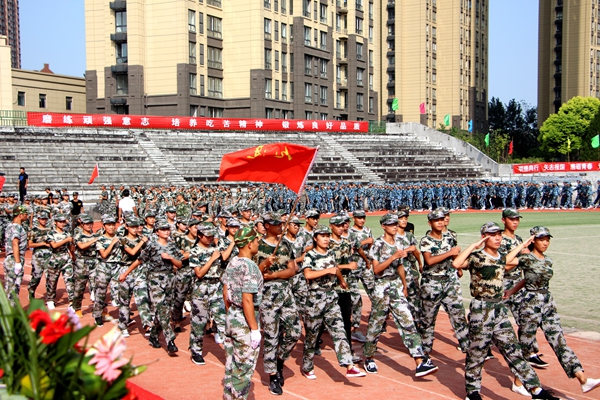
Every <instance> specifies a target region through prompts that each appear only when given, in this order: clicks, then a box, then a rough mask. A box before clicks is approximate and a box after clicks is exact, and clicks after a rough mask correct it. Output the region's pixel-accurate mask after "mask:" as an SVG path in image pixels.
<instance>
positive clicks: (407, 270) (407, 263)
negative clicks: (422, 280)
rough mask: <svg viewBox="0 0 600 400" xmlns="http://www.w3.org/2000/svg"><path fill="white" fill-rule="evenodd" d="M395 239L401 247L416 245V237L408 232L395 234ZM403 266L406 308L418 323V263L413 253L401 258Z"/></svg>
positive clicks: (419, 291) (419, 298) (419, 313)
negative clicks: (406, 292)
mask: <svg viewBox="0 0 600 400" xmlns="http://www.w3.org/2000/svg"><path fill="white" fill-rule="evenodd" d="M396 240H397V241H398V242H400V243H401V244H402V248H404V249H406V248H408V247H411V246H415V247H418V244H417V239H415V236H414V235H413V234H412V233H410V232H405V233H404V235H403V236H401V235H396ZM402 265H403V266H404V274H405V275H406V285H407V289H408V297H407V298H406V300H407V301H408V309H409V310H410V314H411V315H412V317H413V320H414V321H415V324H416V325H417V326H418V324H419V316H420V315H421V289H420V287H419V286H420V285H419V263H418V262H417V259H416V257H415V255H414V254H413V253H412V252H411V253H408V255H407V256H406V257H405V258H403V259H402Z"/></svg>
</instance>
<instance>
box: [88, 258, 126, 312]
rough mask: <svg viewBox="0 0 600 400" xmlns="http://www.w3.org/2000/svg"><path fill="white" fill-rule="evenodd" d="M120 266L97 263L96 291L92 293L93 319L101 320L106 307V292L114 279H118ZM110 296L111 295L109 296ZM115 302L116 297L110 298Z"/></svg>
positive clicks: (102, 262) (117, 264)
mask: <svg viewBox="0 0 600 400" xmlns="http://www.w3.org/2000/svg"><path fill="white" fill-rule="evenodd" d="M120 269H121V265H120V264H119V263H107V262H104V261H98V264H97V265H96V290H95V291H94V308H93V310H92V315H93V316H94V318H102V312H103V311H104V308H105V307H106V305H107V304H106V292H107V290H108V285H110V282H111V281H112V280H113V278H114V277H117V278H118V274H119V271H120ZM111 296H112V294H111ZM111 298H112V299H113V300H117V297H111Z"/></svg>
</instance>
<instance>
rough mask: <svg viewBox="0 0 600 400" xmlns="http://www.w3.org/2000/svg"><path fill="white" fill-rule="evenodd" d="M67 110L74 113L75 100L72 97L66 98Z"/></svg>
mask: <svg viewBox="0 0 600 400" xmlns="http://www.w3.org/2000/svg"><path fill="white" fill-rule="evenodd" d="M65 109H66V110H67V111H72V110H73V98H72V97H71V96H67V97H66V98H65Z"/></svg>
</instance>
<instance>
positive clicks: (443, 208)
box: [439, 207, 450, 215]
mask: <svg viewBox="0 0 600 400" xmlns="http://www.w3.org/2000/svg"><path fill="white" fill-rule="evenodd" d="M439 210H441V211H442V212H443V213H444V215H450V210H449V209H447V208H446V207H439Z"/></svg>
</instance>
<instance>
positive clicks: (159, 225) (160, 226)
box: [154, 219, 171, 231]
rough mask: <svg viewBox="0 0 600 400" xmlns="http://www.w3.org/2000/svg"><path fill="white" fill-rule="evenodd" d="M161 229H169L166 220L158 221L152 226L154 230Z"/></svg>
mask: <svg viewBox="0 0 600 400" xmlns="http://www.w3.org/2000/svg"><path fill="white" fill-rule="evenodd" d="M163 229H171V225H169V223H168V222H167V220H166V219H159V220H158V221H156V223H155V224H154V230H156V231H160V230H163Z"/></svg>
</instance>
